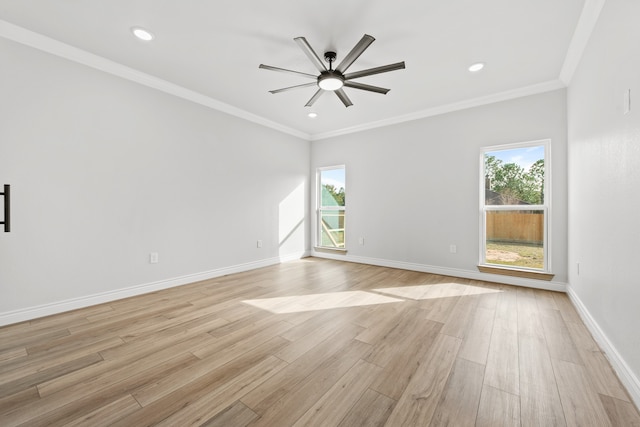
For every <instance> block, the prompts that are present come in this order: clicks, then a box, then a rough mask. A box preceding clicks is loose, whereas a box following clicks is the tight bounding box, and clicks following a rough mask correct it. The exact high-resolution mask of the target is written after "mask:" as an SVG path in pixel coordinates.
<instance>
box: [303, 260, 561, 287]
mask: <svg viewBox="0 0 640 427" xmlns="http://www.w3.org/2000/svg"><path fill="white" fill-rule="evenodd" d="M311 256H314V257H317V258H327V259H334V260H338V261H347V262H355V263H357V264H369V265H377V266H380V267H390V268H399V269H401V270H411V271H420V272H422V273H432V274H439V275H442V276H453V277H461V278H464V279H472V280H482V281H485V282H496V283H504V284H507V285H515V286H526V287H528V288H536V289H546V290H549V291H558V292H566V287H567V284H566V283H563V282H554V281H550V282H548V281H544V280H534V279H527V278H524V277H512V276H503V275H499V274H488V273H481V272H480V271H471V270H462V269H458V268H449V267H436V266H433V265H427V264H415V263H411V262H404V261H394V260H388V259H380V258H369V257H360V256H353V255H349V254H348V253H345V254H337V253H336V254H334V253H330V252H328V251H327V252H324V251H322V252H320V251H312V253H311Z"/></svg>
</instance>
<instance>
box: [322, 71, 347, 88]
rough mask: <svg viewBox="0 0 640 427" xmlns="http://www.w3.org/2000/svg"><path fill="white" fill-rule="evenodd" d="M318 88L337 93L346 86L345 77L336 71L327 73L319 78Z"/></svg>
mask: <svg viewBox="0 0 640 427" xmlns="http://www.w3.org/2000/svg"><path fill="white" fill-rule="evenodd" d="M318 86H320V89H323V90H328V91H332V92H333V91H336V90H338V89H340V88H341V87H342V86H344V77H343V76H341V75H340V74H338V73H336V72H335V71H325V72H323V73H321V74H320V76H319V77H318Z"/></svg>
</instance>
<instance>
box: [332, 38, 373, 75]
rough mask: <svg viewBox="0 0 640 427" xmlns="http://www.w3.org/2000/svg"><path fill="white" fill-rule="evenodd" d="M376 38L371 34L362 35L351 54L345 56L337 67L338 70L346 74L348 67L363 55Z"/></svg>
mask: <svg viewBox="0 0 640 427" xmlns="http://www.w3.org/2000/svg"><path fill="white" fill-rule="evenodd" d="M374 40H375V39H374V38H373V37H371V36H370V35H369V34H365V35H364V36H362V38H361V39H360V41H359V42H358V44H356V45H355V46H354V47H353V49H351V52H349V54H348V55H347V56H345V57H344V59H343V60H342V62H341V63H340V65H338V66H337V67H336V71H339V72H341V73H343V74H344V72H345V71H347V68H349V67H350V66H351V64H353V63H354V62H355V60H356V59H358V57H359V56H360V55H362V52H364V51H365V50H366V49H367V48H368V47H369V45H370V44H371V43H373V41H374Z"/></svg>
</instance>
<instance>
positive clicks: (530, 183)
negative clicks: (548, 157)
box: [485, 155, 544, 205]
mask: <svg viewBox="0 0 640 427" xmlns="http://www.w3.org/2000/svg"><path fill="white" fill-rule="evenodd" d="M485 173H486V176H487V179H488V180H489V183H490V184H489V188H490V189H491V190H492V191H495V192H496V193H499V194H500V198H501V202H502V204H505V205H507V204H517V203H519V202H520V201H522V202H526V203H529V204H539V203H542V202H543V198H544V193H543V191H544V188H543V187H544V159H540V160H537V161H536V162H535V163H534V164H533V165H531V167H530V168H529V170H528V171H525V169H524V168H523V167H522V166H520V165H518V164H517V163H504V162H503V161H502V160H500V159H497V158H496V157H495V156H491V155H487V156H485Z"/></svg>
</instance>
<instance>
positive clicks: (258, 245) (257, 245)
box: [256, 240, 262, 248]
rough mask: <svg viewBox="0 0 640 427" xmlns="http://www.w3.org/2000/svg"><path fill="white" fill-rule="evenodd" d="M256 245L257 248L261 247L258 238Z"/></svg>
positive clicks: (260, 241)
mask: <svg viewBox="0 0 640 427" xmlns="http://www.w3.org/2000/svg"><path fill="white" fill-rule="evenodd" d="M256 247H257V248H261V247H262V240H258V241H257V242H256Z"/></svg>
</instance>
